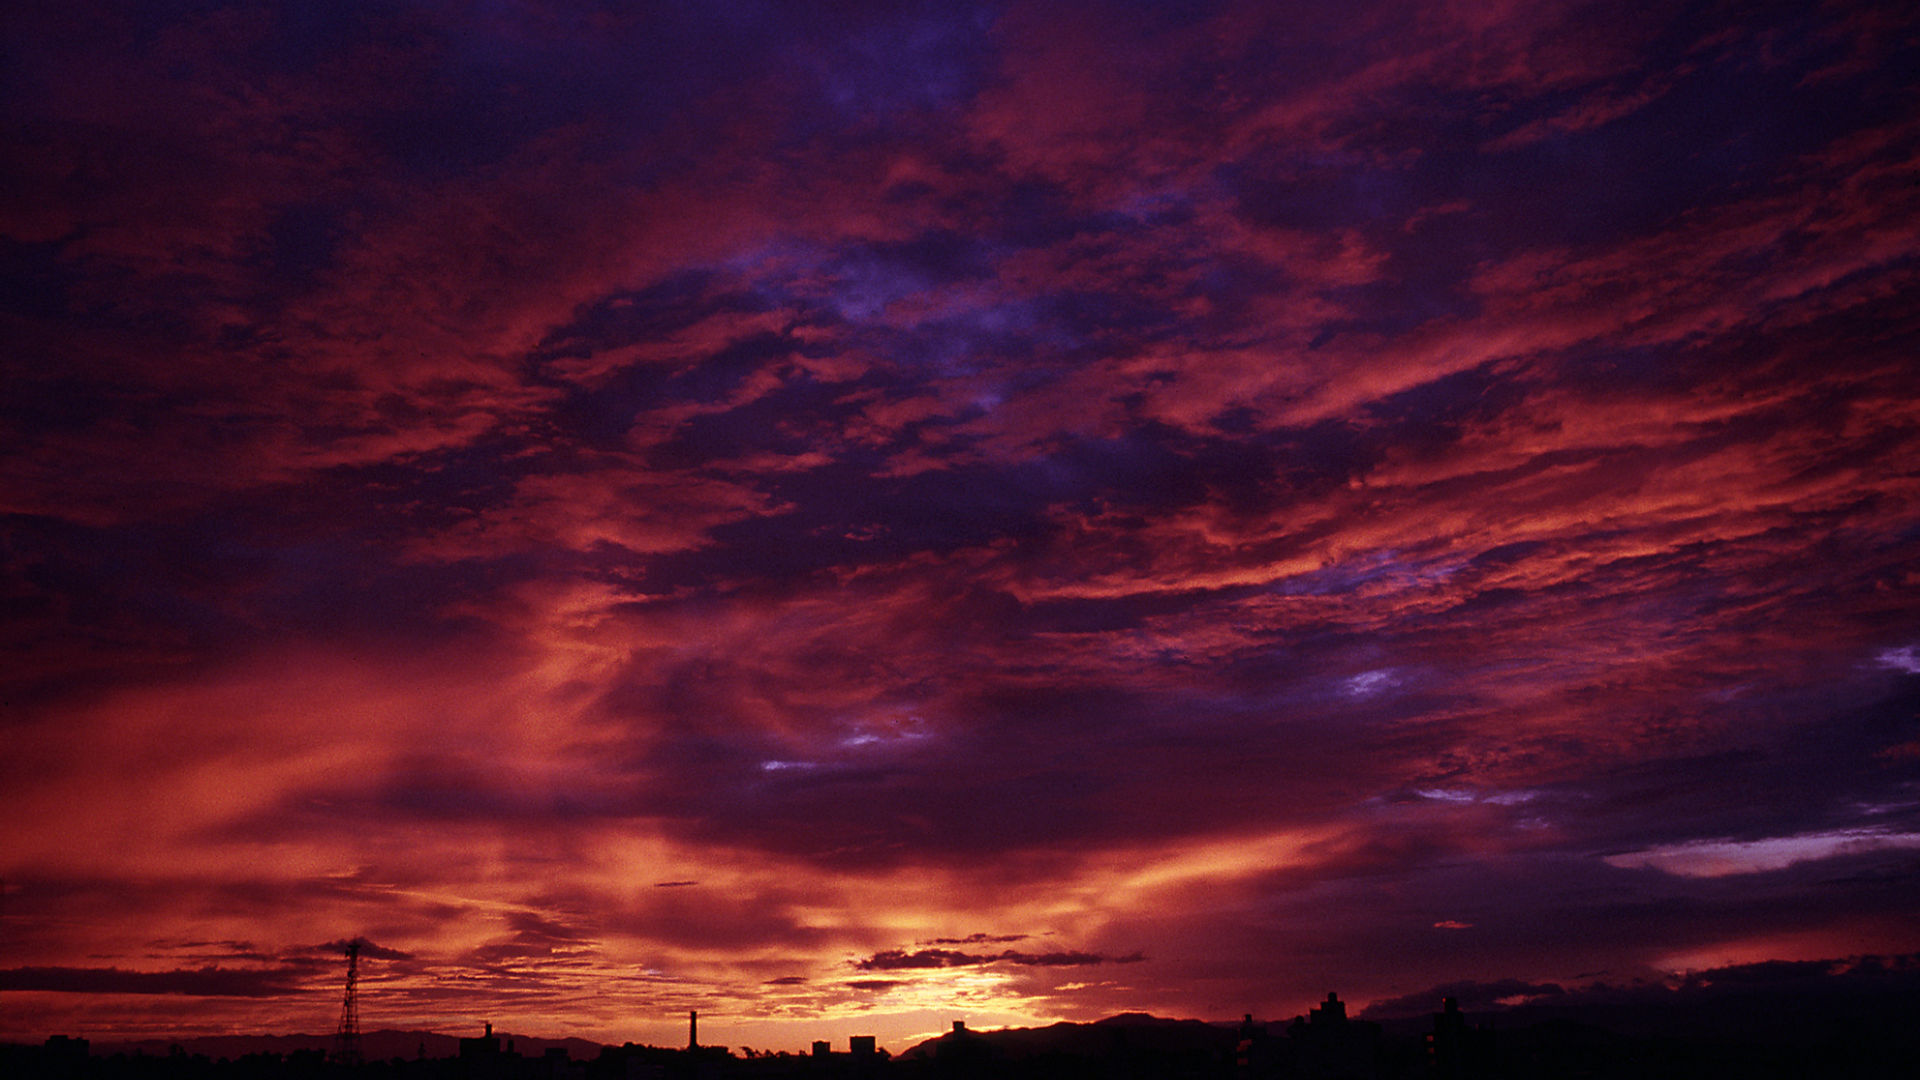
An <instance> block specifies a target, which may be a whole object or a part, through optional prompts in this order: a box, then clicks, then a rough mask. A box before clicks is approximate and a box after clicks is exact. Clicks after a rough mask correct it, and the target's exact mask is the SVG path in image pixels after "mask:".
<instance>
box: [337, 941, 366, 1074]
mask: <svg viewBox="0 0 1920 1080" xmlns="http://www.w3.org/2000/svg"><path fill="white" fill-rule="evenodd" d="M359 983H360V939H359V938H354V939H353V940H352V941H349V942H347V996H346V999H345V1000H344V1001H342V1002H341V1003H340V1026H339V1027H338V1028H336V1029H335V1030H334V1033H333V1060H335V1061H337V1062H339V1063H340V1064H342V1065H358V1064H360V992H359Z"/></svg>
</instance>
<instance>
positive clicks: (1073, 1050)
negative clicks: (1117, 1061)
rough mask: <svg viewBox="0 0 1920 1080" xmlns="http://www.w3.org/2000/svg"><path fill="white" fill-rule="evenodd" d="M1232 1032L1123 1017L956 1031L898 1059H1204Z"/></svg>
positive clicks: (1233, 1036) (1227, 1045)
mask: <svg viewBox="0 0 1920 1080" xmlns="http://www.w3.org/2000/svg"><path fill="white" fill-rule="evenodd" d="M1238 1038H1239V1034H1238V1030H1237V1028H1236V1027H1232V1026H1226V1025H1221V1024H1210V1023H1207V1022H1205V1021H1203V1020H1170V1019H1166V1018H1164V1017H1159V1016H1150V1015H1148V1014H1146V1013H1122V1014H1120V1015H1118V1016H1109V1017H1107V1018H1106V1019H1104V1020H1096V1021H1094V1022H1093V1023H1090V1024H1075V1023H1067V1022H1064V1021H1063V1022H1061V1023H1058V1024H1049V1025H1047V1026H1046V1027H1040V1028H1001V1029H999V1030H997V1031H971V1030H965V1031H956V1032H949V1033H948V1034H945V1035H942V1036H940V1037H938V1038H934V1039H928V1040H927V1041H926V1042H923V1043H920V1044H918V1045H916V1046H914V1047H912V1048H911V1049H909V1050H907V1051H906V1052H904V1053H903V1054H901V1055H900V1056H901V1057H903V1058H906V1059H909V1060H919V1059H932V1058H936V1057H940V1056H942V1055H943V1054H947V1053H953V1052H956V1051H957V1052H968V1051H972V1052H978V1051H979V1050H980V1049H984V1050H986V1052H988V1053H990V1054H991V1055H992V1056H993V1057H994V1058H996V1059H999V1060H1005V1061H1023V1060H1027V1059H1029V1058H1036V1057H1045V1056H1048V1055H1055V1054H1058V1055H1064V1056H1070V1057H1086V1058H1103V1057H1108V1056H1111V1055H1114V1054H1120V1053H1126V1054H1140V1053H1148V1054H1152V1053H1159V1054H1173V1055H1186V1054H1196V1053H1200V1054H1208V1053H1218V1052H1221V1051H1224V1050H1230V1049H1232V1047H1233V1045H1234V1043H1235V1042H1236V1041H1237V1040H1238Z"/></svg>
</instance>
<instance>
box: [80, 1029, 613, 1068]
mask: <svg viewBox="0 0 1920 1080" xmlns="http://www.w3.org/2000/svg"><path fill="white" fill-rule="evenodd" d="M472 1034H474V1035H478V1034H480V1032H478V1031H475V1032H473V1033H472ZM494 1035H495V1036H496V1037H497V1038H499V1040H500V1047H501V1049H503V1050H504V1049H506V1047H507V1044H508V1043H509V1042H511V1043H512V1044H513V1049H514V1051H515V1052H516V1053H518V1054H520V1055H521V1056H523V1057H539V1056H541V1055H543V1054H545V1053H546V1052H547V1050H548V1049H549V1048H552V1047H559V1048H561V1049H563V1050H565V1051H566V1052H567V1056H568V1057H571V1058H573V1059H574V1060H575V1061H586V1060H591V1059H592V1058H596V1057H599V1056H600V1051H601V1048H602V1044H600V1043H597V1042H589V1041H588V1040H586V1039H543V1038H540V1037H538V1036H534V1035H515V1034H513V1033H511V1032H504V1031H496V1032H495V1033H494ZM461 1038H462V1036H459V1035H441V1034H439V1033H437V1032H432V1031H369V1032H365V1033H363V1034H362V1035H361V1036H360V1055H361V1057H363V1058H365V1059H366V1060H368V1061H389V1060H392V1059H393V1058H405V1059H408V1060H412V1059H413V1058H416V1057H428V1058H450V1057H454V1056H456V1055H457V1054H459V1052H460V1039H461ZM175 1046H178V1047H179V1048H180V1049H182V1050H184V1051H186V1052H187V1053H188V1054H203V1055H205V1056H207V1057H209V1058H213V1059H215V1060H219V1059H222V1058H225V1059H227V1060H229V1061H231V1060H233V1059H235V1058H241V1057H245V1056H246V1055H248V1054H282V1055H285V1054H291V1053H293V1052H294V1051H296V1050H319V1051H322V1052H327V1051H331V1050H332V1049H333V1036H332V1035H202V1036H197V1037H195V1038H189V1039H137V1040H132V1041H127V1042H113V1041H105V1040H101V1041H97V1042H95V1043H94V1044H93V1045H92V1047H91V1048H90V1049H91V1052H92V1053H93V1054H94V1055H95V1056H105V1055H109V1054H149V1055H153V1056H164V1055H166V1054H169V1053H171V1052H172V1051H173V1048H174V1047H175Z"/></svg>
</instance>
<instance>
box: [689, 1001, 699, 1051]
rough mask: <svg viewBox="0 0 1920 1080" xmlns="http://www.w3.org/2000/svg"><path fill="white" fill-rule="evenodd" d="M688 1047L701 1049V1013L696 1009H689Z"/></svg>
mask: <svg viewBox="0 0 1920 1080" xmlns="http://www.w3.org/2000/svg"><path fill="white" fill-rule="evenodd" d="M687 1049H689V1050H698V1049H700V1013H699V1011H698V1010H696V1009H688V1010H687Z"/></svg>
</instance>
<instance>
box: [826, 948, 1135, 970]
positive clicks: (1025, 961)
mask: <svg viewBox="0 0 1920 1080" xmlns="http://www.w3.org/2000/svg"><path fill="white" fill-rule="evenodd" d="M1145 959H1146V957H1145V956H1142V955H1141V954H1139V953H1133V954H1130V955H1127V956H1113V957H1109V956H1102V955H1100V954H1097V953H1087V952H1049V953H1026V952H1019V951H1017V950H1014V949H1007V950H1005V951H1003V952H999V953H984V954H983V953H966V952H960V951H958V950H954V949H917V950H915V951H913V952H907V951H906V950H904V949H886V950H883V951H881V952H877V953H874V954H873V955H872V956H869V957H867V958H866V959H864V960H856V961H854V962H853V966H854V967H857V968H859V969H860V970H861V971H903V970H912V969H915V968H951V967H979V966H982V965H986V964H1002V963H1004V964H1013V965H1016V966H1018V967H1088V966H1092V965H1096V964H1105V963H1109V962H1111V963H1115V964H1134V963H1139V962H1140V961H1142V960H1145Z"/></svg>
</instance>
